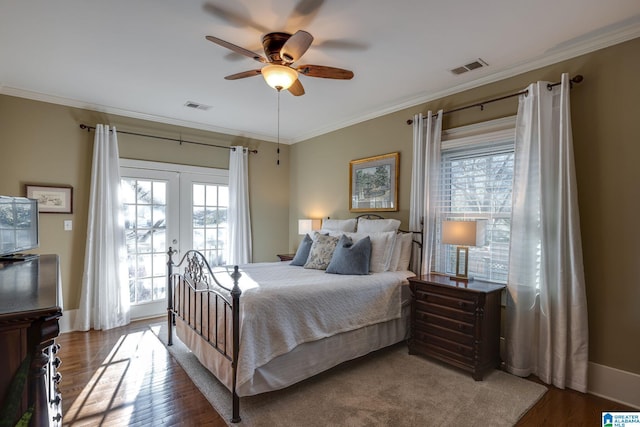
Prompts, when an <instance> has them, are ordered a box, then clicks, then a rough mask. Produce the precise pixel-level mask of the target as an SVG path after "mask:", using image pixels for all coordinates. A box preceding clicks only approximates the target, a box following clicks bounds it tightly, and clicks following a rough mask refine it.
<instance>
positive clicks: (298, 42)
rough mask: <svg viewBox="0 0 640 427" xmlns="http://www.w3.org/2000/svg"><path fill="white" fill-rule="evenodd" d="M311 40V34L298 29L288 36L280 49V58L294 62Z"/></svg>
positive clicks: (289, 62) (307, 47) (305, 49)
mask: <svg viewBox="0 0 640 427" xmlns="http://www.w3.org/2000/svg"><path fill="white" fill-rule="evenodd" d="M312 42H313V36H312V35H311V34H309V33H307V32H306V31H303V30H299V31H297V32H296V33H295V34H294V35H292V36H291V37H289V40H287V41H286V42H285V44H284V46H282V49H280V58H282V60H283V61H284V62H286V63H288V64H291V63H292V62H296V61H297V60H298V59H300V57H301V56H302V55H304V53H305V52H306V51H307V49H309V46H311V43H312Z"/></svg>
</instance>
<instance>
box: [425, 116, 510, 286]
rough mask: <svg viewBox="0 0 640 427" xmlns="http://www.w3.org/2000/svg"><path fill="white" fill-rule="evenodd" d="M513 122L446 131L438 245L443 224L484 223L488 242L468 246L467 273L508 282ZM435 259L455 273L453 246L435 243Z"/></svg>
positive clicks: (441, 267)
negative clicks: (447, 222)
mask: <svg viewBox="0 0 640 427" xmlns="http://www.w3.org/2000/svg"><path fill="white" fill-rule="evenodd" d="M513 123H514V122H513V119H511V118H509V119H501V120H498V121H493V122H487V123H483V124H481V125H473V126H469V127H465V128H459V129H456V130H449V131H446V132H445V133H444V135H443V144H442V160H441V170H440V190H439V194H438V195H437V198H438V203H437V212H436V218H437V220H436V224H437V229H436V239H437V242H439V241H440V229H441V226H440V225H441V223H442V221H444V220H464V219H468V220H471V219H474V220H482V222H483V223H484V229H485V233H484V244H483V245H481V246H474V247H470V248H469V260H468V261H469V264H468V268H469V275H470V276H473V277H475V278H478V279H482V280H488V281H492V282H499V283H506V281H507V273H508V266H509V241H510V229H511V190H512V184H513V159H514V137H515V132H514V124H513ZM496 128H499V129H498V130H495V129H496ZM460 134H462V136H460ZM434 256H435V260H434V261H435V262H434V263H433V265H434V266H435V267H434V268H435V269H436V271H441V272H445V273H447V274H455V261H456V252H455V247H454V246H452V245H444V244H436V250H435V254H434Z"/></svg>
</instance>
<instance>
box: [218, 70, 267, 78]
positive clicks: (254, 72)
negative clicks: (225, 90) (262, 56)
mask: <svg viewBox="0 0 640 427" xmlns="http://www.w3.org/2000/svg"><path fill="white" fill-rule="evenodd" d="M260 74H262V71H261V70H249V71H243V72H241V73H236V74H231V75H229V76H227V77H225V78H224V79H225V80H238V79H244V78H246V77H253V76H259V75H260Z"/></svg>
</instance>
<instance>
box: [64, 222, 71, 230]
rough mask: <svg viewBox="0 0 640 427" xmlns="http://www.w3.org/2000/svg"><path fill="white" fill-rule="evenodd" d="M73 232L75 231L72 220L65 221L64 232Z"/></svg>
mask: <svg viewBox="0 0 640 427" xmlns="http://www.w3.org/2000/svg"><path fill="white" fill-rule="evenodd" d="M71 230H73V221H71V220H70V219H65V220H64V231H71Z"/></svg>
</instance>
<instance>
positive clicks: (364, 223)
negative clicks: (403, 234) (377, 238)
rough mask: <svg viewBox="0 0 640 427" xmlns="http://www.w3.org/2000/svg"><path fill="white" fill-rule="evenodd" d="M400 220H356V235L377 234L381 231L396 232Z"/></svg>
mask: <svg viewBox="0 0 640 427" xmlns="http://www.w3.org/2000/svg"><path fill="white" fill-rule="evenodd" d="M398 228H400V220H397V219H366V218H358V228H357V230H356V232H358V233H379V232H383V231H395V232H398Z"/></svg>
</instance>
